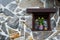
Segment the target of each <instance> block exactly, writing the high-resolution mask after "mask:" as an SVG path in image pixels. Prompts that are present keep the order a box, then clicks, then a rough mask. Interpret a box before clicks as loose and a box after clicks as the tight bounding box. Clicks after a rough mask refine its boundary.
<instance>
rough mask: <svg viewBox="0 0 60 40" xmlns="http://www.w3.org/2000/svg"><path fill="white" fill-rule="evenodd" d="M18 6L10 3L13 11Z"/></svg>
mask: <svg viewBox="0 0 60 40" xmlns="http://www.w3.org/2000/svg"><path fill="white" fill-rule="evenodd" d="M16 7H17V4H10V5H9V9H10V10H11V11H14V10H15V9H16Z"/></svg>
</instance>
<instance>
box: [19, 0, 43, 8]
mask: <svg viewBox="0 0 60 40" xmlns="http://www.w3.org/2000/svg"><path fill="white" fill-rule="evenodd" d="M20 7H21V8H28V7H42V8H43V7H44V4H43V3H42V2H41V1H39V0H24V1H21V2H20Z"/></svg>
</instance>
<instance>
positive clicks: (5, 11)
mask: <svg viewBox="0 0 60 40" xmlns="http://www.w3.org/2000/svg"><path fill="white" fill-rule="evenodd" d="M4 14H5V15H6V16H12V17H13V16H14V14H13V13H12V12H11V11H9V10H8V9H4Z"/></svg>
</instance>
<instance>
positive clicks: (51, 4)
mask: <svg viewBox="0 0 60 40" xmlns="http://www.w3.org/2000/svg"><path fill="white" fill-rule="evenodd" d="M54 6H55V5H54V0H46V8H52V7H54Z"/></svg>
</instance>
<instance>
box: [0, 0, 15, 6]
mask: <svg viewBox="0 0 60 40" xmlns="http://www.w3.org/2000/svg"><path fill="white" fill-rule="evenodd" d="M12 1H15V0H0V4H2V5H3V6H6V5H7V4H9V3H10V2H12Z"/></svg>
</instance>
